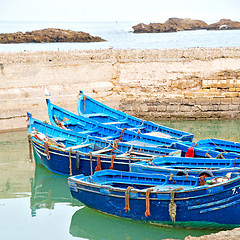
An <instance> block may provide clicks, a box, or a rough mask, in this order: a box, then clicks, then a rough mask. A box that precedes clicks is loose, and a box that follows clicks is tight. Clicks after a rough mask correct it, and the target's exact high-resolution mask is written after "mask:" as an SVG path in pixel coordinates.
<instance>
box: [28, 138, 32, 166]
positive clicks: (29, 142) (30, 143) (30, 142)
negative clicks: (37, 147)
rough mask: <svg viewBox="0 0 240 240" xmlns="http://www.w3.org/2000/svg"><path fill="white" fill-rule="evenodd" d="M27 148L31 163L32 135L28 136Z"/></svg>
mask: <svg viewBox="0 0 240 240" xmlns="http://www.w3.org/2000/svg"><path fill="white" fill-rule="evenodd" d="M28 148H29V158H30V161H31V162H32V161H33V155H32V135H31V134H30V133H29V134H28Z"/></svg>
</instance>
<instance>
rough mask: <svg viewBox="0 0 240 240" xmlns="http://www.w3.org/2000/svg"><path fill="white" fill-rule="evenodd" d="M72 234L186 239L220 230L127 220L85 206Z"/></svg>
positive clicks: (74, 220) (96, 237)
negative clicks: (163, 225) (162, 225)
mask: <svg viewBox="0 0 240 240" xmlns="http://www.w3.org/2000/svg"><path fill="white" fill-rule="evenodd" d="M69 232H70V234H71V235H73V236H74V237H81V238H87V239H90V240H92V239H94V240H100V239H109V240H115V239H126V240H130V239H131V240H135V239H136V240H138V239H146V240H151V239H166V238H174V239H184V238H185V237H186V236H188V235H191V236H202V235H206V234H211V233H214V232H218V231H217V230H196V229H195V230H193V229H183V228H173V227H161V226H156V225H150V224H146V223H140V222H136V221H131V220H125V219H122V218H118V217H113V216H110V215H106V214H103V213H100V212H97V211H95V210H93V209H90V208H88V207H84V208H82V209H80V210H78V211H76V212H75V213H74V215H73V216H72V221H71V225H70V230H69Z"/></svg>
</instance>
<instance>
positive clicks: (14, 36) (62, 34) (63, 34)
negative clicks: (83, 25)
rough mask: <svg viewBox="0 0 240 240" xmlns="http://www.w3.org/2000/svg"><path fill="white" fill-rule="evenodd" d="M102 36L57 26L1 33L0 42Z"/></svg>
mask: <svg viewBox="0 0 240 240" xmlns="http://www.w3.org/2000/svg"><path fill="white" fill-rule="evenodd" d="M102 41H105V40H104V39H102V38H100V37H93V36H91V35H90V34H88V33H85V32H76V31H72V30H64V29H57V28H47V29H43V30H36V31H32V32H26V33H22V32H16V33H2V34H0V43H42V42H44V43H47V42H102Z"/></svg>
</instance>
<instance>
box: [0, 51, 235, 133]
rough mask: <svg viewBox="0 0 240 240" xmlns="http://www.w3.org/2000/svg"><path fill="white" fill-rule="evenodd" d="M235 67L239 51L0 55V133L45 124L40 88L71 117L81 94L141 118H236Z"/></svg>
mask: <svg viewBox="0 0 240 240" xmlns="http://www.w3.org/2000/svg"><path fill="white" fill-rule="evenodd" d="M183 55H184V56H185V58H184V59H183V58H182V56H183ZM223 55H224V56H225V57H224V58H222V56H223ZM50 60H51V61H50ZM239 61H240V48H189V49H161V50H160V49H159V50H156V49H153V50H146V49H142V50H140V49H129V50H112V49H105V50H82V51H68V52H61V51H58V52H19V53H13V52H9V53H3V52H0V63H1V66H2V67H1V69H0V130H1V129H12V128H14V129H16V128H22V127H26V112H27V111H28V112H31V113H33V116H34V117H36V118H38V119H42V120H45V119H47V118H48V117H47V106H46V103H45V96H44V89H45V87H47V89H48V90H49V92H51V100H52V102H53V103H55V104H57V105H60V106H62V107H64V108H66V109H68V110H69V111H73V112H75V113H76V108H77V107H76V106H77V100H78V90H83V91H84V93H86V94H87V95H89V96H90V97H93V98H95V99H96V100H98V101H101V102H103V103H105V104H106V105H108V106H110V107H113V108H115V109H119V110H121V111H124V112H127V113H129V114H131V115H133V116H136V117H140V118H144V119H151V120H153V119H156V120H160V119H182V118H189V119H207V118H214V119H216V118H234V119H240V92H239V91H238V90H239V88H240V87H239V85H240V66H239ZM169 82H174V83H175V84H173V85H171V84H168V83H169ZM206 82H209V84H206ZM183 83H184V84H183ZM183 85H184V87H183ZM206 86H207V88H206ZM204 87H205V88H204ZM234 89H235V91H234ZM220 106H221V107H220Z"/></svg>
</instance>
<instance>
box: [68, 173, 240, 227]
mask: <svg viewBox="0 0 240 240" xmlns="http://www.w3.org/2000/svg"><path fill="white" fill-rule="evenodd" d="M109 178H111V182H109V181H108V179H109ZM136 178H137V179H139V180H138V181H137V183H136ZM168 178H169V176H166V175H161V174H151V175H149V174H143V173H131V172H130V173H129V172H120V171H111V170H104V171H101V172H96V173H95V174H94V175H92V179H93V181H94V183H90V182H89V180H88V177H81V176H74V177H70V178H69V186H70V190H71V193H72V196H73V197H74V198H76V199H78V200H79V201H81V202H82V203H84V204H85V205H87V206H89V207H91V208H94V209H97V210H99V211H101V212H104V213H108V214H111V215H115V216H119V217H123V218H128V219H133V220H138V221H143V222H148V223H159V224H166V223H168V224H169V223H171V224H172V225H176V226H177V225H178V226H179V224H180V225H181V224H182V225H184V226H189V225H190V226H191V224H193V225H194V224H200V225H201V224H202V225H203V226H206V225H211V224H229V225H235V226H240V218H239V214H240V205H239V201H240V194H239V193H236V194H235V195H234V198H233V197H232V196H233V194H234V193H233V189H235V187H237V186H239V184H240V177H239V175H238V177H235V178H233V179H230V180H229V181H227V182H226V183H219V184H217V185H211V186H210V185H204V186H198V185H197V182H198V181H197V178H195V177H191V176H189V179H188V181H185V179H186V177H182V176H174V180H175V184H171V183H170V182H168ZM133 180H134V181H133ZM72 182H75V183H76V184H77V187H78V193H76V192H75V191H74V190H72V189H71V183H72ZM189 182H190V185H189ZM113 183H114V184H113ZM123 183H124V184H123ZM89 184H90V185H89ZM186 184H187V185H186ZM127 186H133V187H134V189H133V190H131V191H133V192H138V193H139V195H138V197H137V198H131V195H130V197H129V206H130V209H131V210H130V211H127V212H125V210H124V207H125V192H126V189H127ZM144 186H145V187H144ZM155 186H156V188H155ZM180 186H181V187H183V190H179V191H177V192H176V194H175V197H174V202H175V204H176V206H177V208H176V221H175V223H174V222H172V221H171V218H170V215H169V203H170V200H169V199H170V193H171V191H172V190H173V189H175V188H177V187H180ZM149 188H153V191H152V192H151V193H150V216H147V217H146V216H145V210H146V191H147V189H149ZM100 189H101V190H100ZM102 189H110V190H111V194H110V195H109V193H107V194H104V191H103V190H102ZM160 189H161V190H160ZM211 189H215V190H216V189H218V190H220V189H221V191H215V190H213V191H212V190H211ZM166 196H168V198H167V197H166ZM225 199H228V200H227V202H226V200H225ZM213 203H214V205H213ZM188 206H201V207H199V208H194V207H191V208H189V207H188ZM206 227H207V226H206Z"/></svg>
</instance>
